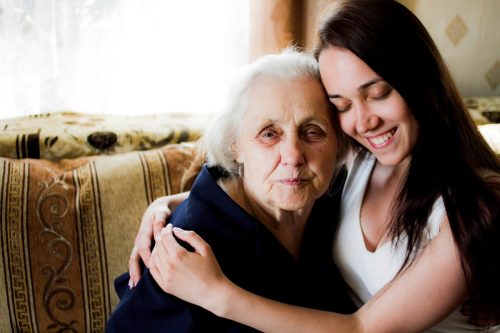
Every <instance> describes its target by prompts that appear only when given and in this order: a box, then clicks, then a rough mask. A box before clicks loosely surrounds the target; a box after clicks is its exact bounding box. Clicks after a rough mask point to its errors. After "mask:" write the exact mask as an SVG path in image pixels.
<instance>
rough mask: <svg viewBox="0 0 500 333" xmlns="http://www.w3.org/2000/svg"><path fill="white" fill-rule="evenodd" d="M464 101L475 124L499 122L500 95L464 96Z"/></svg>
mask: <svg viewBox="0 0 500 333" xmlns="http://www.w3.org/2000/svg"><path fill="white" fill-rule="evenodd" d="M464 102H465V105H466V106H467V108H468V109H469V112H470V113H471V115H472V119H474V122H475V123H476V124H478V125H483V124H490V123H500V96H491V97H466V98H464Z"/></svg>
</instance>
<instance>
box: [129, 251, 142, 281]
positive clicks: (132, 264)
mask: <svg viewBox="0 0 500 333" xmlns="http://www.w3.org/2000/svg"><path fill="white" fill-rule="evenodd" d="M128 271H129V275H130V279H131V280H132V282H133V285H134V286H136V285H137V283H138V282H139V280H140V279H141V265H140V259H139V258H138V256H137V254H136V252H135V251H132V254H131V255H130V259H129V262H128Z"/></svg>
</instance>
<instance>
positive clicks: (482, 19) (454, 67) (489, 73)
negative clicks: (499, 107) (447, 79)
mask: <svg viewBox="0 0 500 333" xmlns="http://www.w3.org/2000/svg"><path fill="white" fill-rule="evenodd" d="M400 2H401V3H403V4H404V5H406V6H407V7H408V8H410V9H411V10H412V11H413V12H414V13H415V14H416V15H417V16H418V17H419V18H420V20H421V21H422V23H423V24H424V25H425V27H426V28H427V29H428V30H429V33H430V34H431V36H432V38H433V39H434V41H435V42H436V44H437V46H438V48H439V50H440V51H441V53H442V54H443V56H444V58H445V60H446V62H447V64H448V66H449V67H450V70H451V72H452V75H453V77H454V78H455V80H456V82H457V85H458V87H459V89H460V91H461V93H462V94H463V95H464V96H493V95H500V0H401V1H400Z"/></svg>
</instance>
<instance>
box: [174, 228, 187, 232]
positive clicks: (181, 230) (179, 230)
mask: <svg viewBox="0 0 500 333" xmlns="http://www.w3.org/2000/svg"><path fill="white" fill-rule="evenodd" d="M172 229H173V230H174V231H175V232H184V229H181V228H179V227H173V228H172Z"/></svg>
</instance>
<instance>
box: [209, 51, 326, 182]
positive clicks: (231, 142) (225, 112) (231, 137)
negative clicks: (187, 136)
mask: <svg viewBox="0 0 500 333" xmlns="http://www.w3.org/2000/svg"><path fill="white" fill-rule="evenodd" d="M263 78H276V79H283V80H291V79H292V80H293V79H311V80H317V81H318V82H321V79H320V76H319V67H318V62H317V61H316V59H314V57H313V56H311V55H309V54H306V53H303V52H299V51H297V50H295V49H292V48H287V49H285V50H283V51H282V52H281V53H280V54H273V55H266V56H263V57H261V58H259V59H258V60H257V61H255V62H254V63H252V64H250V65H249V66H247V67H246V68H245V69H244V70H243V71H242V72H241V73H240V75H239V76H238V77H237V78H236V80H235V81H234V82H233V84H232V85H231V87H230V90H229V94H228V98H227V100H226V104H225V106H224V108H223V109H222V112H220V113H219V114H218V115H217V116H216V118H215V119H214V121H213V122H212V124H211V126H210V127H209V128H208V129H207V131H206V132H205V135H204V139H203V144H204V150H205V153H206V158H207V164H208V165H209V166H218V167H220V168H221V169H223V170H224V171H225V172H227V173H228V174H229V175H232V176H242V174H241V172H242V171H241V165H240V164H239V163H238V162H236V152H235V151H234V148H235V146H236V142H237V140H238V138H239V134H240V127H241V126H242V125H243V124H242V121H243V116H244V114H245V111H246V110H247V107H248V102H249V101H248V99H249V92H250V91H251V88H252V86H253V85H254V84H256V82H258V80H260V79H263Z"/></svg>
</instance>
